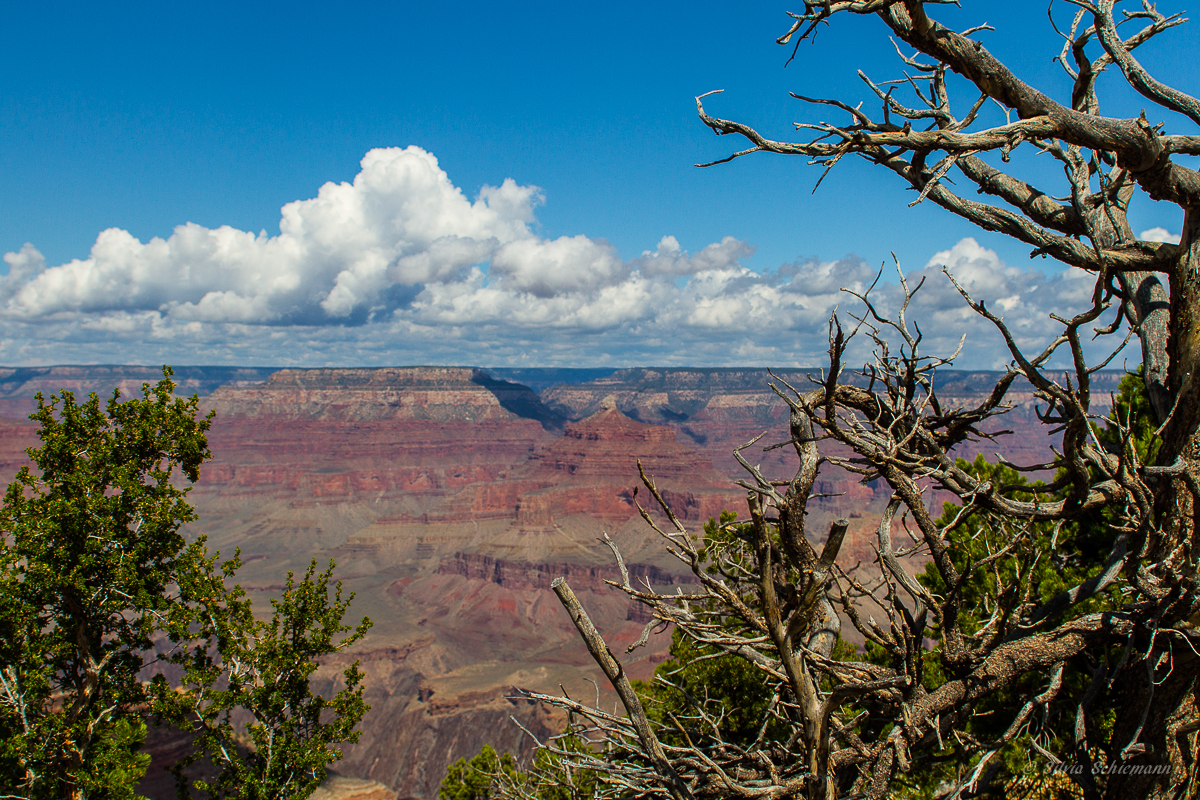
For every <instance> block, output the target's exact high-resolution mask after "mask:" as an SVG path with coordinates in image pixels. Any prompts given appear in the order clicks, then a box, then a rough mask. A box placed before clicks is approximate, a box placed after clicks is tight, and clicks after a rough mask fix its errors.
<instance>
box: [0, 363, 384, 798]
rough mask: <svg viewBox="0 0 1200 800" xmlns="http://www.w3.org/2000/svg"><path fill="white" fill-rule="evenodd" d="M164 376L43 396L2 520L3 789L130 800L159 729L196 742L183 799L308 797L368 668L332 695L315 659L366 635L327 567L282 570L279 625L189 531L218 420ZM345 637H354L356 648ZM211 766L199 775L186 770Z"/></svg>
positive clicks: (183, 765)
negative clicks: (257, 611)
mask: <svg viewBox="0 0 1200 800" xmlns="http://www.w3.org/2000/svg"><path fill="white" fill-rule="evenodd" d="M170 374H171V372H170V370H169V369H165V368H164V378H163V380H162V381H160V382H159V383H158V384H157V385H156V386H153V387H151V386H150V385H149V384H146V385H144V386H143V391H142V397H140V398H133V399H130V400H126V401H122V400H121V396H120V393H119V392H115V393H114V394H113V396H112V397H111V398H110V399H109V401H108V402H107V403H106V404H104V405H102V404H101V402H100V400H99V398H98V397H97V396H96V395H95V394H92V395H91V396H90V398H88V400H86V401H85V402H83V403H81V404H80V403H76V401H75V398H74V396H73V395H72V393H71V392H68V391H63V392H62V393H61V394H60V395H58V396H51V397H50V399H49V400H44V399H43V398H42V397H41V396H40V395H39V396H38V398H37V402H38V410H37V412H36V413H35V414H34V415H33V419H34V420H36V421H37V422H38V423H39V424H40V428H39V430H38V438H39V439H40V441H41V445H40V446H39V447H34V448H30V450H29V451H28V455H29V458H30V460H31V461H32V464H33V467H34V468H33V469H30V468H29V467H23V468H22V469H21V470H20V472H19V473H18V474H17V477H16V480H15V481H14V482H13V483H12V484H11V485H10V486H9V488H8V492H7V494H6V495H5V501H4V508H3V512H2V513H0V531H2V534H0V793H2V794H3V795H4V796H5V797H10V798H29V799H30V800H33V799H34V798H68V797H69V798H72V800H84V798H97V799H99V798H132V797H136V796H137V792H136V786H137V783H138V781H139V780H140V779H141V778H142V776H143V775H144V774H145V772H146V768H147V766H148V764H149V763H150V755H149V754H147V753H144V752H142V747H143V744H144V743H145V741H146V737H147V729H148V725H159V726H174V727H176V728H179V729H182V730H183V731H185V732H187V733H190V734H192V735H193V738H192V747H191V749H190V752H189V753H188V754H187V755H186V757H185V758H184V759H183V760H182V761H180V763H178V764H177V765H176V777H177V783H178V790H179V794H180V796H181V797H189V796H192V793H193V792H194V791H196V790H199V791H200V792H202V793H204V794H205V795H207V796H208V797H246V798H260V799H261V800H268V798H297V797H307V796H308V795H309V794H310V793H311V792H312V791H313V790H314V789H315V788H316V787H317V785H318V784H319V783H320V781H321V780H322V779H323V778H324V776H325V767H326V766H327V765H328V764H329V763H331V762H332V761H335V760H336V759H337V758H338V757H339V755H340V753H339V751H338V750H337V749H336V745H337V744H338V743H340V742H343V741H353V740H354V739H355V738H356V737H357V733H356V732H354V730H353V729H354V726H355V725H356V724H357V723H358V721H359V720H360V719H361V718H362V715H363V713H364V712H365V711H366V709H367V706H366V705H365V703H364V702H363V699H362V689H361V687H360V686H359V683H360V681H361V678H362V674H361V672H360V671H359V670H358V665H357V663H355V664H353V665H351V666H349V667H347V668H346V670H345V671H344V674H343V678H344V688H343V689H342V690H341V691H340V692H338V693H337V694H336V695H335V696H333V697H332V698H328V699H327V698H325V697H323V696H321V695H320V694H315V693H314V692H313V691H312V689H311V687H310V682H309V678H310V676H311V675H312V673H313V671H314V670H315V669H316V668H317V664H316V661H315V660H316V659H317V658H319V657H321V656H325V655H328V654H330V653H335V652H337V651H339V650H342V649H344V648H346V647H348V646H349V645H351V644H353V643H354V642H355V641H357V640H358V639H359V638H361V637H362V636H363V634H364V633H365V632H366V630H367V628H368V627H369V626H370V622H369V621H368V620H365V619H364V620H363V621H362V623H361V624H360V625H359V626H357V627H356V628H354V629H353V630H352V629H351V628H350V626H348V625H344V624H343V622H342V619H343V617H344V615H345V613H346V610H347V607H348V605H349V598H343V597H342V589H341V584H340V583H338V584H336V585H335V586H331V585H330V583H331V579H332V571H333V564H332V563H331V564H330V565H329V569H328V570H326V571H324V572H318V571H317V568H316V567H317V565H316V562H315V561H314V562H313V564H312V566H311V567H310V569H309V570H308V571H307V572H306V573H305V575H304V576H303V577H302V578H301V579H300V580H296V579H295V578H294V576H293V575H292V574H290V573H289V574H288V576H287V579H286V585H285V587H284V588H283V591H282V596H281V597H280V598H279V599H278V600H273V601H272V606H273V609H272V614H271V618H270V619H269V620H260V619H256V618H255V616H254V614H253V612H252V609H251V606H250V602H249V601H248V600H247V598H246V595H245V593H244V592H243V591H242V590H241V588H240V587H238V586H237V585H236V584H233V582H232V579H233V578H234V577H235V573H236V570H237V568H238V567H239V565H240V559H239V558H238V556H237V554H235V555H234V556H233V557H232V558H229V559H227V560H225V561H221V560H220V554H217V553H213V554H210V553H208V552H207V550H206V548H205V542H204V539H203V538H201V539H199V540H195V541H191V542H188V541H187V540H185V538H184V536H183V535H182V533H181V532H180V528H181V526H182V525H184V524H185V523H187V522H190V521H192V520H193V519H194V518H195V515H194V513H193V510H192V507H191V506H190V505H189V504H188V503H187V494H188V490H189V489H188V488H184V487H180V486H179V485H178V483H179V482H180V479H182V480H185V481H187V482H195V481H196V479H197V478H198V476H199V470H200V467H201V465H202V464H203V462H204V461H205V460H206V459H207V458H209V457H210V455H211V454H210V452H209V449H208V441H207V436H206V434H207V431H208V429H209V425H210V420H211V416H210V417H203V418H198V414H197V403H198V401H197V398H196V397H194V396H193V397H192V399H191V400H187V401H185V400H182V399H179V398H176V397H174V395H173V389H174V388H175V387H174V384H173V382H172V381H171V380H170ZM346 634H349V635H346ZM197 761H203V762H204V763H203V765H202V766H203V769H202V770H201V771H200V772H198V773H197V772H192V771H190V770H189V769H188V768H189V767H190V766H192V765H193V764H195V763H196V762H197Z"/></svg>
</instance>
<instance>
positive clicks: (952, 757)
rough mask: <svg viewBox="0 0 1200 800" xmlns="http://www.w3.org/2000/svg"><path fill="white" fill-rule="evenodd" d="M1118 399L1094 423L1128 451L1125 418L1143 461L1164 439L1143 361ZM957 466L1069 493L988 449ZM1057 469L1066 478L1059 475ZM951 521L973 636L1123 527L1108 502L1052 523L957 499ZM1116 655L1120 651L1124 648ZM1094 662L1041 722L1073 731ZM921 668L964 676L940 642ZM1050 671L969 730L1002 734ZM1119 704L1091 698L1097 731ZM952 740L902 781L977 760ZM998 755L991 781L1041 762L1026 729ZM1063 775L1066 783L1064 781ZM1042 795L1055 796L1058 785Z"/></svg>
mask: <svg viewBox="0 0 1200 800" xmlns="http://www.w3.org/2000/svg"><path fill="white" fill-rule="evenodd" d="M1114 399H1115V403H1114V406H1113V410H1112V413H1111V414H1110V417H1109V420H1108V422H1107V423H1106V424H1105V425H1104V427H1100V426H1098V425H1097V426H1096V427H1095V431H1094V432H1095V434H1096V437H1097V439H1098V440H1099V441H1100V443H1101V444H1102V445H1103V446H1105V447H1106V448H1108V449H1109V450H1111V451H1112V452H1117V453H1120V452H1122V451H1123V450H1124V442H1123V440H1122V434H1121V427H1119V426H1118V425H1117V422H1118V421H1119V422H1120V423H1121V426H1122V427H1125V428H1126V429H1127V430H1128V431H1129V444H1130V445H1131V446H1132V448H1133V449H1134V450H1135V451H1136V453H1137V454H1138V457H1139V460H1142V461H1143V463H1147V462H1148V463H1153V458H1154V456H1155V455H1156V454H1157V452H1158V448H1159V445H1160V444H1161V442H1160V441H1159V440H1158V439H1156V438H1155V436H1154V430H1155V429H1154V425H1153V421H1152V420H1153V417H1152V416H1151V411H1150V403H1149V399H1148V397H1147V395H1146V391H1145V383H1144V382H1143V380H1142V377H1141V371H1140V369H1139V372H1138V373H1137V374H1130V375H1126V376H1125V377H1124V378H1123V379H1122V380H1121V383H1120V386H1119V394H1118V395H1117V397H1115V398H1114ZM958 467H959V468H960V469H962V470H964V471H966V472H968V473H969V474H971V475H973V476H975V477H976V478H977V479H979V480H981V481H984V480H986V481H991V482H992V483H993V484H995V485H999V486H1003V487H1007V489H1006V491H1005V493H1006V494H1007V495H1008V496H1010V497H1013V498H1016V499H1021V500H1031V499H1034V498H1035V497H1036V498H1040V499H1041V500H1043V501H1054V500H1059V499H1062V498H1063V496H1064V494H1065V491H1066V490H1065V489H1048V488H1047V486H1046V484H1044V483H1042V482H1040V481H1038V482H1034V483H1029V482H1028V481H1027V480H1026V478H1025V477H1024V475H1022V474H1020V473H1018V472H1016V471H1015V470H1013V469H1011V468H1009V467H1006V466H1004V465H1000V464H992V463H990V462H988V461H986V460H985V459H984V458H983V456H979V457H978V458H976V459H975V461H974V462H967V461H964V460H962V459H959V460H958ZM1056 477H1062V476H1061V474H1060V475H1059V476H1056ZM952 522H955V523H956V524H955V525H954V527H953V528H952V529H951V531H950V533H949V535H948V537H947V538H948V540H949V543H950V554H951V560H952V561H953V562H954V565H955V568H956V569H958V570H959V572H960V573H961V574H963V575H964V579H963V580H962V582H961V586H960V587H959V590H958V591H959V594H960V596H961V599H962V612H961V620H962V628H963V630H964V631H965V632H966V633H968V634H977V635H995V633H994V631H995V628H994V627H992V628H986V627H985V626H986V625H987V623H988V622H989V620H991V619H992V617H993V612H994V610H995V609H996V608H998V607H999V608H1002V607H1006V606H1012V605H1016V604H1019V603H1020V602H1031V603H1037V604H1041V603H1044V602H1046V601H1048V600H1050V599H1051V598H1053V597H1055V596H1056V595H1058V594H1059V593H1060V592H1063V591H1065V590H1067V589H1070V588H1071V587H1073V586H1076V585H1078V584H1080V583H1082V582H1083V581H1085V580H1086V579H1087V578H1089V577H1091V576H1092V575H1094V574H1096V573H1097V572H1098V571H1099V569H1100V567H1101V565H1102V563H1103V559H1104V556H1106V555H1107V554H1108V553H1109V552H1110V550H1111V548H1112V545H1113V542H1114V539H1115V537H1116V535H1117V534H1116V531H1115V530H1114V527H1113V523H1114V514H1113V512H1112V510H1110V509H1105V510H1104V511H1103V512H1101V513H1097V514H1094V515H1092V516H1090V517H1085V518H1080V519H1076V520H1073V521H1071V522H1068V523H1063V524H1059V525H1055V524H1054V523H1050V522H1039V523H1020V522H1019V521H1013V520H1001V519H998V518H997V517H994V516H992V515H990V514H986V513H983V512H979V511H974V512H968V513H962V508H961V507H960V506H958V505H956V504H954V503H946V504H945V506H944V508H943V513H942V516H941V517H940V518H939V519H938V520H937V524H938V525H940V526H946V525H950V524H951V523H952ZM1018 525H1020V528H1018V527H1017V526H1018ZM1022 529H1023V530H1022ZM1013 540H1016V542H1017V544H1016V547H1014V548H1013V550H1012V552H1011V554H1010V556H1009V557H1007V558H1003V559H999V560H997V561H993V562H992V563H991V564H989V565H987V566H986V567H979V566H978V565H979V564H980V562H981V561H983V559H985V558H986V557H987V556H988V555H989V554H990V553H994V552H996V551H997V550H998V549H999V548H1000V547H1001V546H1003V544H1005V543H1007V542H1010V541H1013ZM917 579H918V580H919V581H920V583H921V584H922V585H923V586H925V587H926V588H927V589H929V590H930V591H931V593H932V594H933V595H934V597H936V598H943V597H945V596H946V594H947V593H948V592H949V591H950V588H949V587H947V586H946V585H945V583H944V582H943V581H942V579H941V575H940V573H939V572H938V570H937V569H936V568H935V566H934V565H933V564H932V563H930V564H929V565H927V567H926V569H925V571H924V572H923V573H922V574H920V575H918V576H917ZM1022 598H1027V599H1025V600H1022ZM1120 604H1121V603H1120V590H1119V588H1118V587H1116V586H1114V587H1110V588H1109V590H1108V591H1107V592H1106V593H1104V594H1100V595H1097V596H1095V597H1092V598H1090V599H1088V600H1086V601H1084V602H1082V603H1079V604H1077V605H1075V606H1074V607H1073V608H1071V610H1070V612H1069V613H1070V616H1072V617H1076V616H1081V615H1084V614H1089V613H1094V612H1097V611H1103V610H1106V609H1112V608H1117V607H1119V606H1120ZM993 623H994V620H993ZM927 636H929V637H930V638H934V639H936V638H938V637H939V636H940V632H939V631H938V629H937V627H936V626H934V627H932V628H931V630H930V631H929V632H928V633H927ZM1114 655H1116V656H1117V657H1118V658H1119V654H1114ZM867 657H868V658H869V659H871V660H873V661H875V662H876V663H889V662H890V660H891V659H890V657H889V656H888V655H887V654H886V653H884V652H883V650H882V648H879V647H877V646H875V645H871V644H869V645H868V648H867ZM1113 663H1115V661H1114V662H1113ZM1095 667H1096V665H1095V664H1094V663H1089V662H1087V661H1085V660H1084V659H1082V658H1080V659H1076V660H1075V661H1073V662H1070V663H1069V664H1068V667H1067V669H1066V670H1065V672H1064V675H1063V689H1062V691H1060V692H1059V694H1058V695H1057V697H1056V698H1055V699H1054V701H1053V702H1051V703H1050V704H1049V705H1048V706H1047V707H1046V708H1045V710H1044V711H1043V712H1042V713H1040V714H1039V716H1038V719H1037V724H1038V725H1039V726H1041V728H1042V729H1043V730H1045V731H1047V732H1050V731H1054V730H1058V731H1068V732H1070V731H1072V730H1073V726H1074V717H1075V712H1076V709H1077V708H1078V707H1079V704H1080V702H1081V701H1082V699H1083V695H1084V693H1085V692H1086V690H1087V687H1088V684H1089V682H1090V680H1091V675H1092V672H1093V670H1094V669H1095ZM923 668H924V674H923V681H922V683H923V685H924V686H925V688H926V690H929V691H932V690H933V689H935V688H936V687H938V686H940V685H942V684H943V683H945V682H946V681H947V680H948V679H951V678H955V677H958V675H957V674H955V672H954V671H953V670H952V669H951V667H950V666H949V665H948V664H947V663H946V662H945V661H944V659H943V648H942V644H941V643H939V644H937V645H935V646H934V647H933V648H932V649H930V650H929V651H927V652H926V653H925V655H924V661H923ZM1047 679H1048V676H1046V675H1029V676H1026V678H1025V679H1024V680H1022V681H1019V682H1017V683H1015V684H1013V685H1012V686H1009V687H1008V688H1006V689H1004V690H1003V691H1000V692H997V693H995V694H993V695H991V696H990V697H988V698H986V699H985V700H984V701H982V702H980V703H979V704H978V705H977V706H976V708H975V715H974V716H973V717H972V718H971V720H970V721H969V722H968V723H967V725H966V731H967V733H969V734H970V735H972V736H973V737H976V738H977V739H978V740H980V741H992V740H995V739H996V738H998V737H999V736H1000V735H1002V734H1003V733H1004V731H1005V729H1006V728H1007V726H1008V725H1009V724H1010V722H1011V721H1012V719H1013V718H1014V717H1015V716H1016V714H1017V712H1018V710H1019V709H1020V708H1021V707H1022V706H1023V705H1024V704H1025V702H1026V701H1027V700H1028V699H1029V698H1031V697H1034V696H1036V695H1038V694H1040V693H1041V692H1043V691H1044V690H1045V688H1046V681H1047ZM1113 712H1114V709H1112V708H1100V707H1099V704H1093V706H1092V709H1091V714H1090V715H1089V719H1088V723H1087V724H1088V725H1089V727H1090V726H1096V727H1097V728H1098V729H1100V730H1107V729H1108V728H1109V727H1110V726H1111V724H1112V720H1113V719H1114V713H1113ZM947 745H948V746H947V748H946V749H945V750H944V751H942V752H940V753H937V754H935V756H934V758H933V759H932V760H931V761H926V762H924V763H919V764H917V765H915V768H914V770H913V771H912V772H911V773H910V774H909V775H908V776H906V777H905V779H904V782H907V783H910V787H909V788H910V792H911V793H912V796H914V797H923V796H926V795H929V793H930V792H931V791H932V789H933V787H934V786H936V785H937V784H938V783H939V782H941V781H942V780H944V779H946V778H947V777H949V776H950V775H952V774H953V773H954V771H955V770H956V769H961V768H962V767H963V766H964V765H967V764H969V763H971V762H972V758H971V757H968V756H967V755H966V754H965V753H963V752H961V751H960V749H959V748H958V746H957V744H956V743H952V742H947ZM1041 745H1042V746H1043V748H1044V749H1047V750H1049V751H1051V752H1054V753H1055V754H1056V755H1057V756H1058V757H1060V758H1062V759H1063V760H1064V761H1067V762H1070V761H1072V760H1074V759H1075V757H1076V755H1075V754H1074V752H1073V749H1072V748H1073V745H1072V743H1071V742H1066V741H1060V740H1058V739H1057V738H1054V737H1052V736H1050V737H1043V738H1042V740H1041ZM1001 757H1002V759H1003V767H1002V772H1001V774H1000V776H999V777H998V778H997V779H996V780H995V783H996V784H998V785H1003V784H1005V783H1008V782H1012V781H1017V780H1018V779H1020V776H1022V774H1023V773H1024V772H1025V771H1026V768H1027V767H1028V766H1029V765H1030V764H1031V763H1037V764H1044V761H1043V759H1042V758H1041V757H1040V756H1037V755H1036V754H1034V753H1033V752H1032V751H1031V750H1030V748H1029V746H1028V744H1027V743H1026V742H1025V739H1024V738H1022V737H1018V738H1017V739H1016V740H1015V741H1013V742H1011V743H1009V745H1007V746H1006V747H1005V748H1004V750H1003V751H1002V752H1001ZM1060 777H1061V776H1060ZM1021 780H1022V781H1023V783H1022V784H1021V785H1022V786H1024V787H1025V789H1029V788H1030V786H1032V785H1033V784H1031V783H1030V781H1029V780H1028V779H1021ZM1059 783H1061V784H1062V785H1061V786H1059ZM1059 783H1055V784H1054V785H1055V786H1058V788H1057V789H1055V790H1054V792H1058V791H1059V790H1061V792H1065V794H1062V796H1063V797H1068V796H1071V797H1073V796H1075V794H1073V793H1074V792H1076V791H1077V789H1078V787H1076V786H1075V785H1074V784H1072V783H1070V782H1069V781H1066V782H1063V781H1059ZM1047 785H1049V784H1047ZM930 796H931V795H930ZM1046 796H1057V795H1055V794H1054V793H1053V792H1052V793H1051V794H1050V795H1046Z"/></svg>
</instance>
